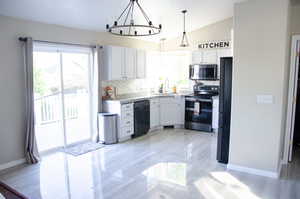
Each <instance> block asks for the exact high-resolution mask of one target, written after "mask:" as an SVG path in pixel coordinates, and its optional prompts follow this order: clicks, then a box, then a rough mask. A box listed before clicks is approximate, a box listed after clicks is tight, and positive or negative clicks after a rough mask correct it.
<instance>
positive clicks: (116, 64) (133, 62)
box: [102, 46, 146, 80]
mask: <svg viewBox="0 0 300 199" xmlns="http://www.w3.org/2000/svg"><path fill="white" fill-rule="evenodd" d="M102 74H103V76H102V79H103V80H124V79H138V78H139V79H142V78H145V77H146V52H145V51H144V50H137V49H134V48H124V47H118V46H105V47H104V66H103V72H102Z"/></svg>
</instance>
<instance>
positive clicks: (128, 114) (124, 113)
mask: <svg viewBox="0 0 300 199" xmlns="http://www.w3.org/2000/svg"><path fill="white" fill-rule="evenodd" d="M121 117H122V120H123V119H126V118H133V111H122V113H121Z"/></svg>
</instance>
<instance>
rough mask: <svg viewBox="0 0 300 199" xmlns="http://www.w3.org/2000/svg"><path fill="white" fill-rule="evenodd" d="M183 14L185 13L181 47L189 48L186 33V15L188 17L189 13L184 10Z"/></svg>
mask: <svg viewBox="0 0 300 199" xmlns="http://www.w3.org/2000/svg"><path fill="white" fill-rule="evenodd" d="M181 12H182V13H183V34H182V39H181V44H180V47H188V46H189V41H188V38H187V35H186V31H185V15H186V13H187V11H186V10H183V11H181Z"/></svg>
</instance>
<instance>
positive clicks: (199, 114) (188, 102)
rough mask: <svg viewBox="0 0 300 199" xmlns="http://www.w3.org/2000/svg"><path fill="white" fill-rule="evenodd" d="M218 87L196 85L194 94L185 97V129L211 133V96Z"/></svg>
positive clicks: (217, 92)
mask: <svg viewBox="0 0 300 199" xmlns="http://www.w3.org/2000/svg"><path fill="white" fill-rule="evenodd" d="M216 95H219V86H208V85H201V84H196V85H195V86H194V94H193V95H187V96H185V128H186V129H191V130H198V131H204V132H212V114H213V110H212V109H213V99H212V98H213V96H216Z"/></svg>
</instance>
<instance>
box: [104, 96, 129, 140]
mask: <svg viewBox="0 0 300 199" xmlns="http://www.w3.org/2000/svg"><path fill="white" fill-rule="evenodd" d="M103 105H104V106H103V109H104V112H109V113H116V114H118V124H117V129H118V140H119V141H125V140H128V139H131V135H133V134H134V110H133V103H128V104H121V103H120V102H118V101H110V102H104V103H103Z"/></svg>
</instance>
